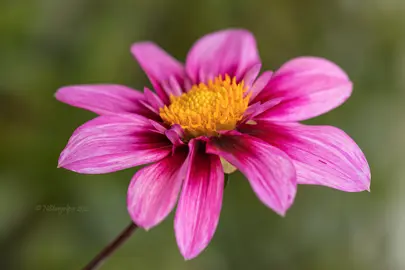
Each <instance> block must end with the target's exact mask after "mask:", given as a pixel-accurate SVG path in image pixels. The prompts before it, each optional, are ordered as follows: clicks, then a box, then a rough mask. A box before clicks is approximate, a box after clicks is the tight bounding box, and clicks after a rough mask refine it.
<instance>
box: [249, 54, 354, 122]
mask: <svg viewBox="0 0 405 270" xmlns="http://www.w3.org/2000/svg"><path fill="white" fill-rule="evenodd" d="M351 92H352V83H351V82H350V80H349V78H348V77H347V75H346V73H345V72H344V71H343V70H342V69H341V68H339V67H338V66H337V65H336V64H334V63H332V62H330V61H328V60H326V59H322V58H316V57H300V58H296V59H293V60H291V61H289V62H287V63H286V64H284V65H283V66H282V67H281V68H280V69H279V70H278V71H277V72H276V74H275V75H274V77H273V78H272V79H271V80H270V82H269V84H268V85H267V86H266V87H265V89H263V91H261V93H260V94H259V95H258V96H257V98H256V101H265V100H270V99H273V98H282V99H283V101H282V102H281V103H280V104H279V105H278V106H275V107H273V108H271V109H270V110H268V111H267V112H265V113H264V114H262V115H260V116H259V117H258V118H259V119H265V120H271V121H301V120H306V119H309V118H312V117H315V116H318V115H321V114H323V113H326V112H328V111H330V110H332V109H334V108H336V107H338V106H339V105H341V104H342V103H343V102H344V101H345V100H346V99H347V98H349V96H350V95H351Z"/></svg>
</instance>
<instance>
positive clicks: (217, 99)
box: [160, 75, 250, 137]
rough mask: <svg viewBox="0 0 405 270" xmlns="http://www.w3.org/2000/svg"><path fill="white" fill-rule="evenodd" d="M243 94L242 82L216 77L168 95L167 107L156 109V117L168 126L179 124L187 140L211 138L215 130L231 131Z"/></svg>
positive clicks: (239, 115)
mask: <svg viewBox="0 0 405 270" xmlns="http://www.w3.org/2000/svg"><path fill="white" fill-rule="evenodd" d="M246 92H247V88H246V87H245V86H244V82H243V81H241V82H239V83H237V82H236V78H235V77H233V78H232V79H231V78H230V77H229V76H228V75H225V78H224V79H223V78H222V76H218V77H216V78H215V79H214V80H210V81H209V82H208V83H207V84H205V83H200V84H198V85H193V86H192V88H191V89H190V91H188V92H187V93H184V94H182V95H180V96H173V95H172V96H170V105H169V106H164V107H162V108H160V116H161V117H162V119H163V121H164V122H165V123H167V124H169V125H174V124H179V125H180V126H181V127H182V128H183V129H184V130H185V132H186V134H187V135H188V137H198V136H215V135H217V134H218V132H217V131H220V130H233V129H234V128H235V127H236V124H237V123H238V121H240V120H241V119H242V117H243V113H244V112H245V111H246V109H247V108H248V104H249V99H250V93H249V94H247V95H246V94H245V93H246Z"/></svg>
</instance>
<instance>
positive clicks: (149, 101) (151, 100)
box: [142, 87, 164, 115]
mask: <svg viewBox="0 0 405 270" xmlns="http://www.w3.org/2000/svg"><path fill="white" fill-rule="evenodd" d="M143 92H144V95H145V101H143V102H142V104H143V105H144V106H145V107H147V108H148V109H149V110H151V111H152V112H154V113H155V114H157V115H159V109H160V108H162V107H163V106H164V103H163V101H162V100H161V99H160V98H159V96H157V95H156V94H155V93H153V92H152V91H151V90H149V89H148V88H146V87H145V89H144V90H143Z"/></svg>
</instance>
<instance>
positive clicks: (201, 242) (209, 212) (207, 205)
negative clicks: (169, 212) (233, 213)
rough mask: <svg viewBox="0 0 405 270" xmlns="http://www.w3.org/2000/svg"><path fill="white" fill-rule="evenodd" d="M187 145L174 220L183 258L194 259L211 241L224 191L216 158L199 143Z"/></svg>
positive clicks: (193, 141) (219, 162) (222, 174)
mask: <svg viewBox="0 0 405 270" xmlns="http://www.w3.org/2000/svg"><path fill="white" fill-rule="evenodd" d="M189 145H190V153H189V156H188V158H187V161H186V162H185V165H186V166H187V167H185V168H186V178H185V182H184V184H183V190H182V192H181V196H180V199H179V203H178V207H177V211H176V216H175V220H174V229H175V232H176V239H177V244H178V246H179V249H180V252H181V254H182V255H183V256H184V258H185V259H192V258H194V257H196V256H197V255H198V254H199V253H200V252H201V251H202V250H204V249H205V248H206V246H207V245H208V243H209V242H210V241H211V238H212V237H213V235H214V233H215V230H216V227H217V225H218V221H219V215H220V212H221V205H222V194H223V189H224V172H223V170H222V165H221V161H220V160H219V157H218V156H215V155H209V154H206V153H205V149H204V148H205V147H204V145H203V143H202V142H201V141H197V140H191V141H190V144H189Z"/></svg>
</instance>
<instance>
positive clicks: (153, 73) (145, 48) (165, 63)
mask: <svg viewBox="0 0 405 270" xmlns="http://www.w3.org/2000/svg"><path fill="white" fill-rule="evenodd" d="M131 52H132V54H133V55H134V57H135V58H136V59H137V60H138V62H139V64H140V66H141V67H142V69H143V70H144V71H145V73H146V75H148V77H149V80H150V81H151V83H152V85H153V87H154V89H155V90H156V92H157V94H158V95H159V97H160V98H161V99H162V100H163V102H165V103H167V102H169V96H170V94H173V95H175V96H178V95H181V93H182V90H181V88H180V89H179V88H178V87H177V85H183V83H184V77H185V72H184V68H183V66H182V64H181V63H180V62H178V61H177V60H176V59H174V58H173V57H172V56H170V55H169V54H168V53H166V52H165V51H164V50H162V49H161V48H160V47H159V46H157V45H156V44H154V43H152V42H140V43H135V44H133V45H132V47H131ZM171 86H173V87H171Z"/></svg>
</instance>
